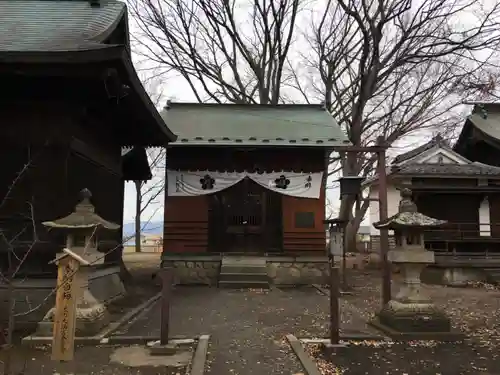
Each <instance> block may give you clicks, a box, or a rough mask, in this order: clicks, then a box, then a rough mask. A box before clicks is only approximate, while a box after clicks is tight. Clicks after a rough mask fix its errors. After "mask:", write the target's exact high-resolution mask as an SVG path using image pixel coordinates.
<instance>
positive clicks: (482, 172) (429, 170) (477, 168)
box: [391, 163, 500, 177]
mask: <svg viewBox="0 0 500 375" xmlns="http://www.w3.org/2000/svg"><path fill="white" fill-rule="evenodd" d="M391 172H392V173H394V174H397V175H413V176H415V175H416V176H418V175H436V176H450V175H452V176H485V177H486V176H492V177H493V176H495V177H498V176H500V168H498V167H493V166H490V165H486V164H482V163H470V164H404V165H402V166H400V167H399V166H394V167H392V168H391Z"/></svg>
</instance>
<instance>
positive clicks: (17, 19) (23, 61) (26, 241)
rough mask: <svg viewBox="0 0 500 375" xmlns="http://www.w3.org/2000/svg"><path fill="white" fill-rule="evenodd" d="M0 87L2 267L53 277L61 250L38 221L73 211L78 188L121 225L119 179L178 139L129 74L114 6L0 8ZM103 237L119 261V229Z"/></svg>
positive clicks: (121, 9)
mask: <svg viewBox="0 0 500 375" xmlns="http://www.w3.org/2000/svg"><path fill="white" fill-rule="evenodd" d="M0 82H1V84H2V87H3V90H2V92H1V94H0V95H1V100H0V121H1V124H2V127H1V130H2V147H1V148H0V155H1V157H2V160H3V161H2V167H1V169H0V229H1V231H2V238H3V241H4V242H3V245H2V253H1V257H2V258H1V261H2V263H1V267H2V268H3V270H4V271H5V269H7V268H9V267H10V269H12V268H13V267H14V268H15V264H13V263H15V262H16V259H23V254H25V253H26V252H29V256H28V257H27V258H26V259H25V260H23V261H24V264H23V267H22V268H21V270H20V272H19V274H18V276H20V277H26V276H29V277H38V278H40V277H49V278H50V277H52V276H53V275H55V273H54V271H55V267H54V266H49V265H48V262H49V261H50V260H52V259H53V258H54V256H55V253H56V252H57V251H59V250H60V246H61V245H62V244H61V242H60V235H59V234H58V233H56V232H48V231H47V230H46V229H45V228H44V227H43V226H41V225H40V223H41V222H43V221H46V220H53V219H55V218H58V217H61V216H65V215H67V214H68V213H70V212H71V211H72V210H73V208H74V206H75V204H76V203H77V201H78V199H79V198H78V197H79V195H78V192H79V191H80V190H81V189H82V188H88V189H90V191H91V192H92V195H93V198H92V201H93V203H94V205H95V206H96V209H97V211H98V213H99V214H100V215H101V216H102V217H104V218H106V219H108V220H110V221H113V222H116V223H122V219H123V193H124V181H125V180H126V179H147V178H148V177H149V176H150V173H149V166H148V165H147V159H145V157H146V156H145V152H144V149H143V148H144V147H147V146H164V145H165V144H166V143H167V142H169V141H172V140H175V136H174V134H173V133H172V132H171V131H170V130H169V129H168V128H167V126H166V125H165V123H164V121H163V120H162V118H161V116H160V114H159V113H158V112H157V110H156V109H155V107H154V105H153V103H152V102H151V100H150V99H149V97H148V95H147V94H146V92H145V90H144V88H143V86H142V85H141V82H140V80H139V78H138V76H137V73H136V71H135V70H134V67H133V65H132V60H131V54H130V46H129V34H128V21H127V8H126V6H125V4H124V3H122V2H119V1H99V0H95V1H86V0H73V1H50V0H47V1H24V0H20V1H9V0H6V1H0ZM127 147H128V148H133V151H132V152H126V153H123V154H124V155H122V149H123V148H127ZM100 240H101V241H102V242H101V243H100V250H101V251H107V250H109V249H110V248H114V247H116V246H118V248H117V251H113V252H111V253H109V254H108V255H107V256H106V261H107V263H108V264H109V263H114V262H116V261H117V260H119V259H120V257H121V251H120V246H119V245H120V244H121V241H122V238H121V231H118V232H110V233H109V234H104V237H101V238H100ZM12 252H15V254H16V256H15V257H13V256H9V255H8V254H11V255H12Z"/></svg>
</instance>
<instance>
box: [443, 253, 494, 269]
mask: <svg viewBox="0 0 500 375" xmlns="http://www.w3.org/2000/svg"><path fill="white" fill-rule="evenodd" d="M434 257H435V261H436V264H437V265H442V266H448V265H449V266H460V265H463V266H470V267H494V266H498V265H500V253H492V252H488V251H485V252H473V253H472V252H471V253H463V252H435V253H434Z"/></svg>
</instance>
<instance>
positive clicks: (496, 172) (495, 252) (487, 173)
mask: <svg viewBox="0 0 500 375" xmlns="http://www.w3.org/2000/svg"><path fill="white" fill-rule="evenodd" d="M467 121H470V119H469V118H468V119H467ZM499 125H500V123H499ZM467 126H468V125H466V127H465V128H464V131H468V130H467ZM459 142H461V141H459ZM459 150H460V151H462V149H461V148H460V147H458V146H455V148H454V149H452V147H451V146H450V145H449V143H448V142H447V141H445V140H444V139H443V138H442V137H441V136H439V135H438V136H436V137H434V138H433V139H432V140H431V141H429V142H427V143H426V144H424V145H422V146H420V147H417V148H415V149H413V150H411V151H409V152H406V153H404V154H401V155H399V156H397V157H396V158H395V159H394V160H393V162H392V163H391V166H390V171H389V173H388V181H389V183H388V202H389V207H388V209H389V215H392V214H394V213H395V212H396V211H397V207H398V201H399V191H398V189H401V188H402V187H409V188H410V189H411V190H412V192H413V199H414V202H415V203H416V204H417V206H418V209H419V212H422V213H424V214H425V215H428V216H431V217H434V218H437V219H442V220H446V221H447V224H445V225H443V226H441V227H439V228H435V229H429V230H427V231H426V232H425V241H426V246H427V247H428V248H430V249H432V250H434V251H436V263H437V264H439V265H440V266H443V267H445V266H450V267H454V266H456V265H459V266H460V265H462V266H464V265H466V266H472V267H478V268H488V267H493V266H495V265H496V264H500V262H499V261H500V215H499V214H500V205H499V203H500V168H499V167H497V166H494V165H487V164H484V163H482V162H480V161H477V160H471V159H469V158H468V157H469V156H471V154H468V153H465V152H464V153H462V154H460V153H458V151H459ZM369 183H370V190H371V194H372V197H376V196H377V194H378V190H377V181H376V179H374V180H373V181H369ZM372 206H373V209H372ZM375 206H376V203H375V202H374V203H373V204H372V205H371V206H370V211H371V212H370V214H371V216H375V215H376V214H377V213H378V209H377V208H378V207H375ZM375 219H376V217H373V218H372V219H371V220H372V221H374V220H375ZM375 221H376V220H375ZM377 246H378V244H377V233H374V230H373V229H372V247H373V248H374V249H377ZM462 276H463V275H462Z"/></svg>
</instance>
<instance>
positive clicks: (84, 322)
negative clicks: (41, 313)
mask: <svg viewBox="0 0 500 375" xmlns="http://www.w3.org/2000/svg"><path fill="white" fill-rule="evenodd" d="M80 196H81V201H80V203H78V204H77V205H76V207H75V210H74V211H73V212H72V213H70V214H69V215H68V216H65V217H62V218H59V219H56V220H53V221H46V222H43V223H42V224H43V225H44V226H46V227H48V228H53V229H54V230H64V231H65V233H66V248H68V249H69V250H70V251H71V252H73V253H75V254H77V255H78V256H80V257H81V258H82V259H83V260H84V261H85V262H87V263H88V265H85V266H82V267H81V268H80V271H79V272H80V277H79V279H80V283H81V284H80V285H81V290H82V292H81V293H80V295H79V297H78V301H77V308H76V310H77V311H76V332H77V335H92V334H95V333H97V332H99V331H100V330H101V329H102V328H103V327H104V326H105V325H106V324H107V322H108V314H107V311H106V307H105V305H104V304H103V303H102V302H100V301H98V300H97V299H96V298H95V297H94V295H93V294H92V292H91V291H90V289H89V274H90V273H91V272H92V270H93V269H94V268H95V266H96V265H99V264H102V263H104V254H102V253H99V252H98V250H97V244H98V234H99V232H100V231H102V230H117V229H119V228H120V225H118V224H115V223H112V222H110V221H107V220H105V219H103V218H102V217H101V216H99V215H98V214H97V213H96V212H95V207H94V205H93V204H92V203H91V202H90V198H91V197H92V194H91V192H90V191H89V190H88V189H83V190H82V191H81V192H80ZM61 255H62V253H59V254H57V256H56V259H58V258H59V257H60V256H61ZM54 312H55V308H52V309H51V310H49V312H48V313H47V314H46V315H45V317H44V319H43V320H42V321H41V322H40V323H39V327H38V331H39V333H40V334H42V333H43V334H51V330H52V323H53V319H54Z"/></svg>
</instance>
